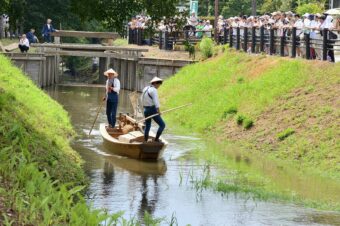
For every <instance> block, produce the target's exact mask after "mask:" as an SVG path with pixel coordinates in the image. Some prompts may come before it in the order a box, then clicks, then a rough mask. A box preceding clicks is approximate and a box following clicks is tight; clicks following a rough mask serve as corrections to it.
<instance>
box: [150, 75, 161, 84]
mask: <svg viewBox="0 0 340 226" xmlns="http://www.w3.org/2000/svg"><path fill="white" fill-rule="evenodd" d="M154 82H163V79H161V78H158V77H157V76H156V77H154V78H153V79H152V80H151V81H150V83H151V84H152V83H154Z"/></svg>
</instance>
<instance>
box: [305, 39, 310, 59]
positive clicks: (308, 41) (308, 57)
mask: <svg viewBox="0 0 340 226" xmlns="http://www.w3.org/2000/svg"><path fill="white" fill-rule="evenodd" d="M305 38H306V39H305V41H306V59H307V60H310V58H311V57H310V34H309V33H308V34H305Z"/></svg>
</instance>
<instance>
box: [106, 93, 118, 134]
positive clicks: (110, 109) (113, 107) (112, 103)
mask: <svg viewBox="0 0 340 226" xmlns="http://www.w3.org/2000/svg"><path fill="white" fill-rule="evenodd" d="M117 108H118V94H113V95H111V94H109V97H108V98H107V101H106V116H107V121H108V122H109V125H110V126H112V127H115V125H116V115H117Z"/></svg>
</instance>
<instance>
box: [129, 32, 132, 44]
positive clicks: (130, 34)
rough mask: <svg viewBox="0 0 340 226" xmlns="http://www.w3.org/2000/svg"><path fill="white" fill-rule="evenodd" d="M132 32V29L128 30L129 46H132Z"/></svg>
mask: <svg viewBox="0 0 340 226" xmlns="http://www.w3.org/2000/svg"><path fill="white" fill-rule="evenodd" d="M132 36H133V32H132V29H131V28H129V44H132V41H133V37H132Z"/></svg>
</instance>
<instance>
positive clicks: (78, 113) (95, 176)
mask: <svg viewBox="0 0 340 226" xmlns="http://www.w3.org/2000/svg"><path fill="white" fill-rule="evenodd" d="M47 92H48V93H49V94H50V95H51V96H52V97H53V98H54V99H55V100H57V101H58V102H59V103H60V104H62V105H63V106H64V108H65V109H66V110H67V111H68V112H69V114H70V117H71V120H72V123H73V126H74V128H75V130H76V132H77V134H78V137H77V138H76V140H75V141H74V143H73V147H74V149H75V150H77V151H78V152H79V154H80V155H81V156H82V158H83V159H84V160H85V164H84V168H85V170H86V173H87V174H88V175H89V177H90V179H91V185H90V187H89V189H88V195H87V200H88V202H89V204H91V205H92V206H94V207H95V208H104V209H107V210H108V211H109V212H111V213H116V212H118V211H124V217H125V218H127V219H131V218H137V219H142V218H143V216H144V212H145V211H147V212H148V213H150V214H151V215H152V216H153V217H156V218H160V217H165V218H166V219H167V220H168V221H170V218H171V216H175V218H176V219H177V223H178V225H187V224H190V225H218V226H220V225H340V214H339V213H336V212H326V211H316V210H313V209H308V208H303V207H299V206H296V205H292V204H285V203H278V202H264V201H256V200H253V199H247V198H243V197H242V196H237V195H229V196H222V195H221V194H219V193H215V192H213V191H209V190H203V191H202V192H198V191H197V188H195V187H194V186H193V184H192V183H191V182H190V181H191V179H192V178H193V177H196V176H197V177H199V176H200V175H202V173H203V170H204V166H201V165H198V164H197V163H196V161H194V160H192V158H190V153H191V152H193V151H195V150H198V149H204V148H205V143H204V142H203V141H202V140H201V139H199V138H198V137H196V136H195V135H194V134H193V135H191V136H185V135H181V134H174V133H173V132H172V130H171V125H168V127H167V130H166V131H165V135H164V137H165V138H166V139H167V140H168V141H169V143H170V145H169V146H168V147H167V149H166V150H165V153H164V157H163V159H162V160H161V161H159V162H141V161H137V160H132V159H128V158H123V157H119V156H114V155H111V154H110V153H108V152H107V151H106V150H105V149H104V147H103V146H102V138H101V136H100V134H99V130H98V126H99V123H101V122H106V116H105V110H104V109H102V111H101V112H100V115H99V118H98V121H97V124H96V126H95V127H94V130H93V132H92V135H91V136H90V137H88V136H87V134H88V132H89V130H90V127H91V125H92V122H93V120H94V118H95V116H96V112H97V109H98V106H99V104H100V101H101V99H102V97H103V95H104V88H102V87H85V86H55V87H51V88H49V89H48V90H47ZM127 95H128V92H127V91H122V92H121V94H120V97H119V98H120V99H119V101H120V102H119V109H118V111H119V112H123V113H127V112H131V111H132V107H131V105H130V102H129V99H128V96H127ZM163 224H164V225H167V223H166V221H163Z"/></svg>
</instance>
